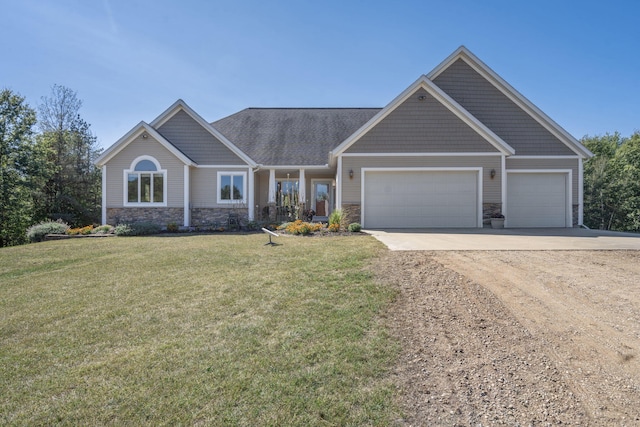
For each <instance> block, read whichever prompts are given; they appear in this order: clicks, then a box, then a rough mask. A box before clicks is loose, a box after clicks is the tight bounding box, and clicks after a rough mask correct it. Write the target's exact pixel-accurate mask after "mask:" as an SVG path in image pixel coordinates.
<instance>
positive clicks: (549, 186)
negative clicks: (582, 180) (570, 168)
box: [507, 173, 569, 227]
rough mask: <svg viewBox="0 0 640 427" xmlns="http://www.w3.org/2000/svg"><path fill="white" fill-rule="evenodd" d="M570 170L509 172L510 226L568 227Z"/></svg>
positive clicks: (508, 202) (508, 211)
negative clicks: (558, 171) (566, 171)
mask: <svg viewBox="0 0 640 427" xmlns="http://www.w3.org/2000/svg"><path fill="white" fill-rule="evenodd" d="M567 179H568V177H567V174H566V173H509V174H508V177H507V216H508V219H507V222H508V225H509V227H566V226H569V224H567V223H566V222H567V199H568V197H569V195H568V194H567Z"/></svg>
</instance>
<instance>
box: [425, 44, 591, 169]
mask: <svg viewBox="0 0 640 427" xmlns="http://www.w3.org/2000/svg"><path fill="white" fill-rule="evenodd" d="M459 59H461V60H463V61H464V62H465V63H466V64H467V65H469V66H470V67H471V68H472V69H473V70H474V71H476V72H477V73H478V74H480V75H481V76H482V77H483V78H484V79H486V80H487V81H488V82H489V83H491V84H492V85H493V86H494V87H495V88H496V89H498V90H499V91H500V92H502V93H503V94H504V95H505V96H506V97H507V98H508V99H510V100H511V101H512V102H514V103H515V104H516V105H518V106H519V107H520V108H521V109H522V110H524V111H525V112H526V113H527V114H529V115H530V116H531V117H532V118H533V119H534V120H535V121H537V122H538V123H539V124H540V125H542V126H543V127H544V128H545V129H547V130H548V131H549V132H550V133H551V134H553V135H554V136H555V137H556V138H558V139H559V140H560V141H562V142H563V143H564V144H565V145H566V146H567V147H569V149H571V150H572V151H573V152H574V153H576V154H577V155H579V156H581V157H582V158H589V157H593V153H591V151H589V150H588V149H587V148H586V147H585V146H584V145H582V144H581V143H580V141H578V140H577V139H576V138H575V137H573V136H572V135H571V134H569V132H567V131H566V130H564V128H562V127H561V126H560V125H559V124H558V123H556V122H555V121H554V120H553V119H552V118H551V117H549V116H547V115H546V114H545V113H544V112H543V111H542V110H540V109H539V108H538V107H537V106H535V105H534V104H533V103H532V102H531V101H529V100H528V99H527V98H526V97H525V96H524V95H522V94H521V93H520V92H518V91H517V90H516V89H515V88H514V87H513V86H511V85H510V84H509V83H507V81H506V80H504V79H503V78H502V77H500V76H499V75H498V74H497V73H496V72H495V71H493V70H492V69H491V68H490V67H489V66H488V65H487V64H485V63H484V62H482V60H480V58H478V57H477V56H475V55H474V54H473V53H472V52H471V51H470V50H469V49H467V48H466V47H465V46H464V45H461V46H460V47H459V48H458V49H456V50H455V51H454V52H453V53H452V54H451V55H449V56H448V57H447V58H446V59H445V60H444V61H442V62H441V63H440V64H438V65H437V66H436V67H435V68H434V69H433V70H431V72H429V74H427V78H428V79H429V80H431V81H435V80H436V79H437V78H438V76H439V75H440V74H442V73H443V72H444V71H445V70H447V69H448V68H449V67H450V66H451V65H452V64H453V63H454V62H456V61H457V60H459Z"/></svg>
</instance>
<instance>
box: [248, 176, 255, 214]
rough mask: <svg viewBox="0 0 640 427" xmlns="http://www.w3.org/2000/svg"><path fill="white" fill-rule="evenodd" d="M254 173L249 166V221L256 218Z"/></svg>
mask: <svg viewBox="0 0 640 427" xmlns="http://www.w3.org/2000/svg"><path fill="white" fill-rule="evenodd" d="M254 175H255V173H254V172H253V169H251V168H249V194H248V195H247V199H248V201H249V203H247V208H248V209H247V210H248V212H247V215H248V217H249V221H253V220H254V219H255V211H256V208H255V206H256V199H255V196H254V191H255V190H254V185H255V183H254Z"/></svg>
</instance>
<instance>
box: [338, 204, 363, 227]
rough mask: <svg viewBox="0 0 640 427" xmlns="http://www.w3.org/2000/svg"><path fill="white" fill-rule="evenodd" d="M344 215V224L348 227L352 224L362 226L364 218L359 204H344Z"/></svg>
mask: <svg viewBox="0 0 640 427" xmlns="http://www.w3.org/2000/svg"><path fill="white" fill-rule="evenodd" d="M342 213H343V215H344V222H345V223H346V225H349V224H351V223H352V222H357V223H360V224H362V216H361V215H360V205H359V204H343V205H342Z"/></svg>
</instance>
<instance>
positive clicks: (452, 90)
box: [434, 59, 575, 156]
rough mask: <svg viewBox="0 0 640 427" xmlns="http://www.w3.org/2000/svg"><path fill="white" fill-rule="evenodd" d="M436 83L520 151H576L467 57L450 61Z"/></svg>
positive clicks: (530, 152) (517, 151)
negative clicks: (469, 61) (510, 97)
mask: <svg viewBox="0 0 640 427" xmlns="http://www.w3.org/2000/svg"><path fill="white" fill-rule="evenodd" d="M434 83H436V84H437V85H438V86H439V87H440V88H441V89H442V90H444V91H445V92H446V93H447V94H448V95H449V96H451V97H452V98H453V99H455V100H456V101H457V102H458V103H459V104H460V105H462V106H463V107H464V108H465V109H466V110H467V111H469V112H470V113H471V114H473V115H474V116H475V117H476V118H477V119H478V120H480V121H481V122H482V123H483V124H484V125H486V126H487V127H488V128H489V129H491V130H492V131H493V132H494V133H496V134H497V135H498V136H499V137H500V138H502V139H503V140H504V141H505V142H506V143H507V144H509V145H510V146H511V147H513V148H514V149H515V151H516V154H517V155H521V156H522V155H571V154H575V153H574V152H573V151H571V150H570V149H569V148H568V147H567V146H566V145H565V144H564V143H562V142H561V141H560V140H559V139H558V138H556V137H555V136H553V135H552V134H551V133H550V132H549V131H548V130H546V129H545V128H544V127H543V126H542V125H541V124H540V123H538V122H537V121H536V120H534V119H533V118H532V117H531V116H530V115H529V114H528V113H526V112H525V111H524V110H523V109H521V108H520V107H519V106H517V105H516V104H515V103H514V102H513V101H511V100H510V99H509V98H507V97H506V96H505V95H504V94H503V93H502V92H501V91H499V90H498V89H497V88H496V87H495V86H494V85H493V84H491V83H490V82H489V81H487V80H486V79H485V78H484V77H482V76H481V75H480V74H478V73H477V72H476V71H475V70H474V69H473V68H471V67H470V66H469V64H467V63H466V62H465V61H464V60H462V59H458V60H457V61H456V62H454V63H453V64H451V66H449V67H448V68H447V69H446V70H445V71H443V72H442V73H441V74H440V75H439V76H438V77H437V78H436V79H435V80H434Z"/></svg>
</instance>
